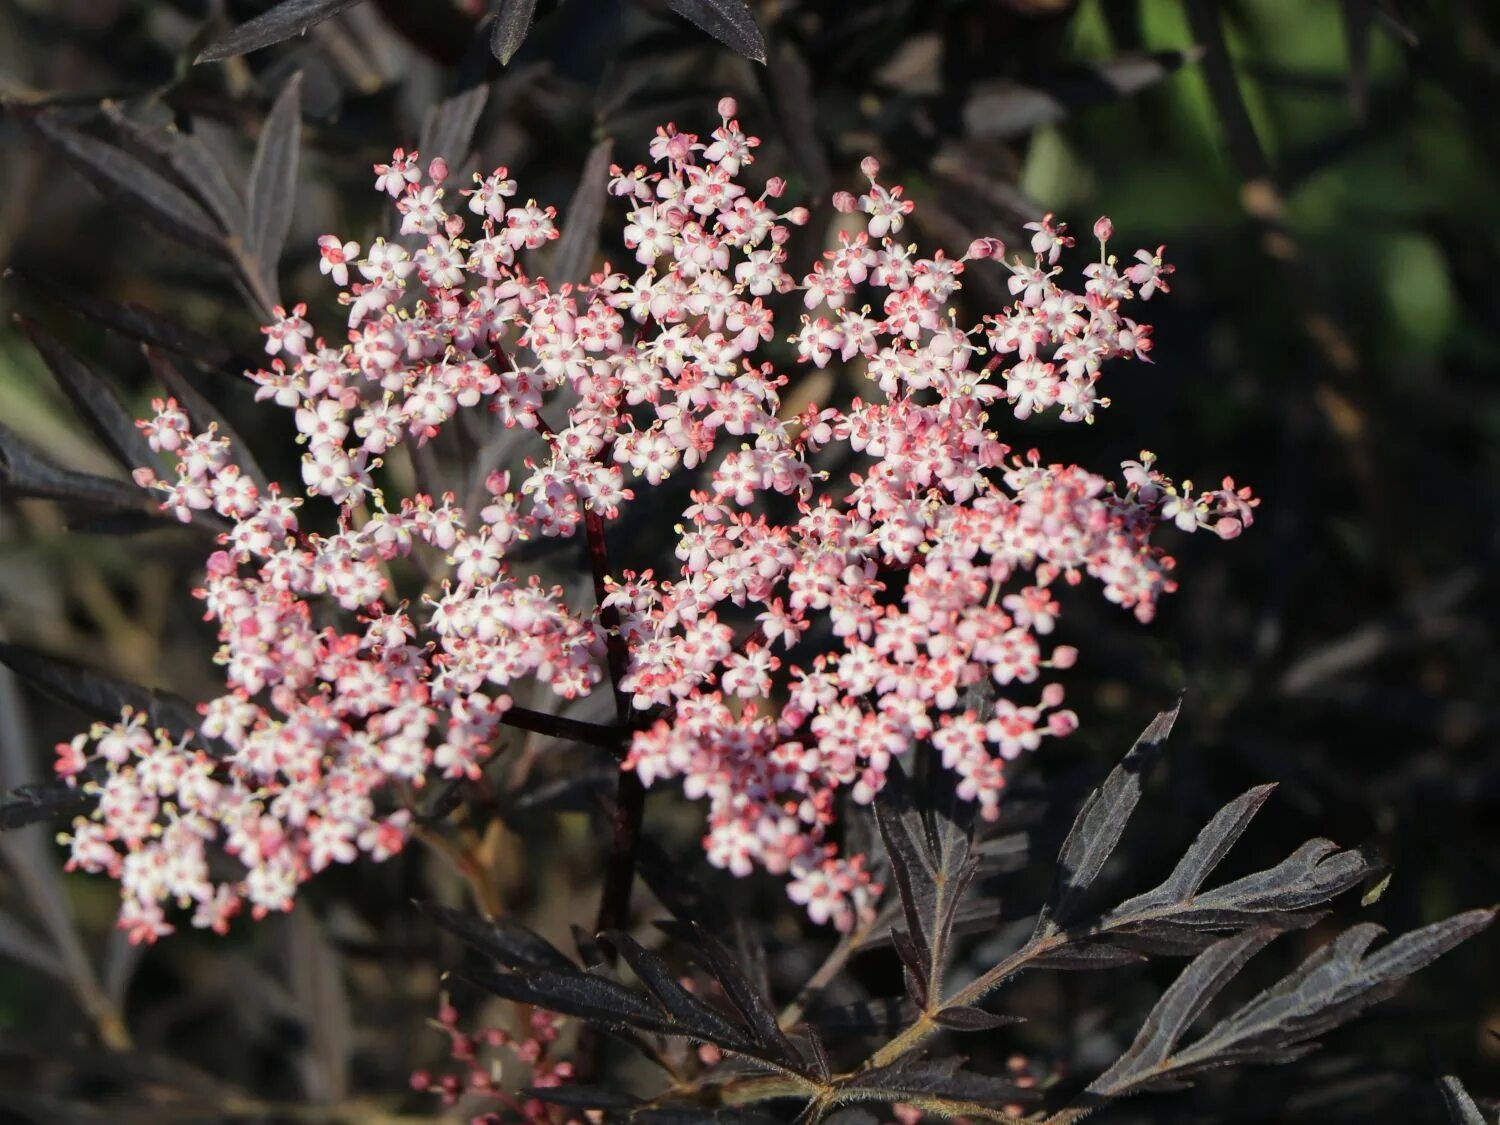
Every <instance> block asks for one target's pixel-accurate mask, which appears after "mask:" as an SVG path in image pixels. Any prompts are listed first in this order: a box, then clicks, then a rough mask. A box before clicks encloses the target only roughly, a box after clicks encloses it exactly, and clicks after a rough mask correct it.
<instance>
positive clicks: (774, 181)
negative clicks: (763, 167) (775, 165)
mask: <svg viewBox="0 0 1500 1125" xmlns="http://www.w3.org/2000/svg"><path fill="white" fill-rule="evenodd" d="M785 191H786V181H785V180H783V179H782V178H781V177H780V176H772V177H771V178H770V179H769V180H767V181H766V195H768V196H769V197H770V198H772V199H780V198H781V196H782V194H783V193H784V192H785Z"/></svg>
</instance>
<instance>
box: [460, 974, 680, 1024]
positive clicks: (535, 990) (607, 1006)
mask: <svg viewBox="0 0 1500 1125" xmlns="http://www.w3.org/2000/svg"><path fill="white" fill-rule="evenodd" d="M454 975H455V976H457V977H459V978H460V979H462V980H467V981H468V982H469V983H470V984H473V985H476V986H478V987H479V988H482V989H485V990H486V991H489V992H493V993H494V994H495V995H496V996H499V997H502V998H504V999H507V1000H514V1001H516V1002H517V1003H520V1004H532V1005H535V1006H536V1007H539V1008H545V1009H546V1010H547V1011H551V1012H560V1013H561V1014H563V1015H565V1016H576V1017H577V1018H579V1019H583V1020H588V1021H590V1022H591V1023H596V1024H598V1025H600V1026H601V1027H606V1028H612V1029H621V1030H625V1029H635V1030H638V1031H654V1032H658V1033H660V1034H662V1035H677V1034H681V1032H680V1031H679V1030H678V1029H677V1028H676V1026H675V1025H674V1024H673V1023H672V1021H671V1020H670V1019H668V1018H667V1017H666V1016H664V1015H663V1014H662V1012H661V1009H660V1007H658V1005H657V1004H656V1002H655V1001H653V1000H651V999H650V998H649V997H647V996H644V995H642V994H641V993H639V992H636V991H634V990H633V989H629V988H626V987H625V986H624V985H623V984H621V983H620V982H619V981H614V980H610V979H609V978H608V977H605V976H601V975H600V974H598V973H589V972H584V971H583V970H581V969H577V968H574V969H572V970H571V971H569V972H560V971H556V970H552V969H541V968H528V969H526V971H525V972H524V973H502V972H497V971H496V970H494V969H491V968H488V967H486V966H482V965H475V966H468V967H465V968H463V969H460V970H458V971H457V972H456V973H455V974H454Z"/></svg>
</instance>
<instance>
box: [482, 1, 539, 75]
mask: <svg viewBox="0 0 1500 1125" xmlns="http://www.w3.org/2000/svg"><path fill="white" fill-rule="evenodd" d="M535 14H536V0H499V3H498V4H497V5H496V6H495V18H494V22H493V23H491V24H490V51H491V52H493V53H494V56H495V57H496V58H497V59H499V60H500V65H501V66H505V65H507V64H509V62H510V60H511V59H513V58H515V55H516V52H517V51H519V50H520V49H521V44H522V43H524V42H526V33H527V32H528V31H530V30H531V17H532V16H533V15H535Z"/></svg>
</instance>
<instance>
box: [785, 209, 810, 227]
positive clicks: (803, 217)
mask: <svg viewBox="0 0 1500 1125" xmlns="http://www.w3.org/2000/svg"><path fill="white" fill-rule="evenodd" d="M811 217H812V216H810V215H809V214H808V211H807V208H806V207H793V208H792V209H791V210H790V211H788V212H787V213H786V221H787V222H789V223H791V224H792V226H794V227H801V226H806V225H807V220H808V219H809V218H811Z"/></svg>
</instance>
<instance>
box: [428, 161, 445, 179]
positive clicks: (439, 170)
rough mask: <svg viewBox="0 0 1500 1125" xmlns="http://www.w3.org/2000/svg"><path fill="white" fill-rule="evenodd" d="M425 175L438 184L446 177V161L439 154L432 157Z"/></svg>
mask: <svg viewBox="0 0 1500 1125" xmlns="http://www.w3.org/2000/svg"><path fill="white" fill-rule="evenodd" d="M427 176H428V178H429V179H430V180H432V182H433V183H435V184H440V183H442V182H443V181H444V180H446V179H447V178H448V162H447V161H446V160H444V159H443V158H442V157H441V156H435V157H433V158H432V163H431V164H429V165H427Z"/></svg>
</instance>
